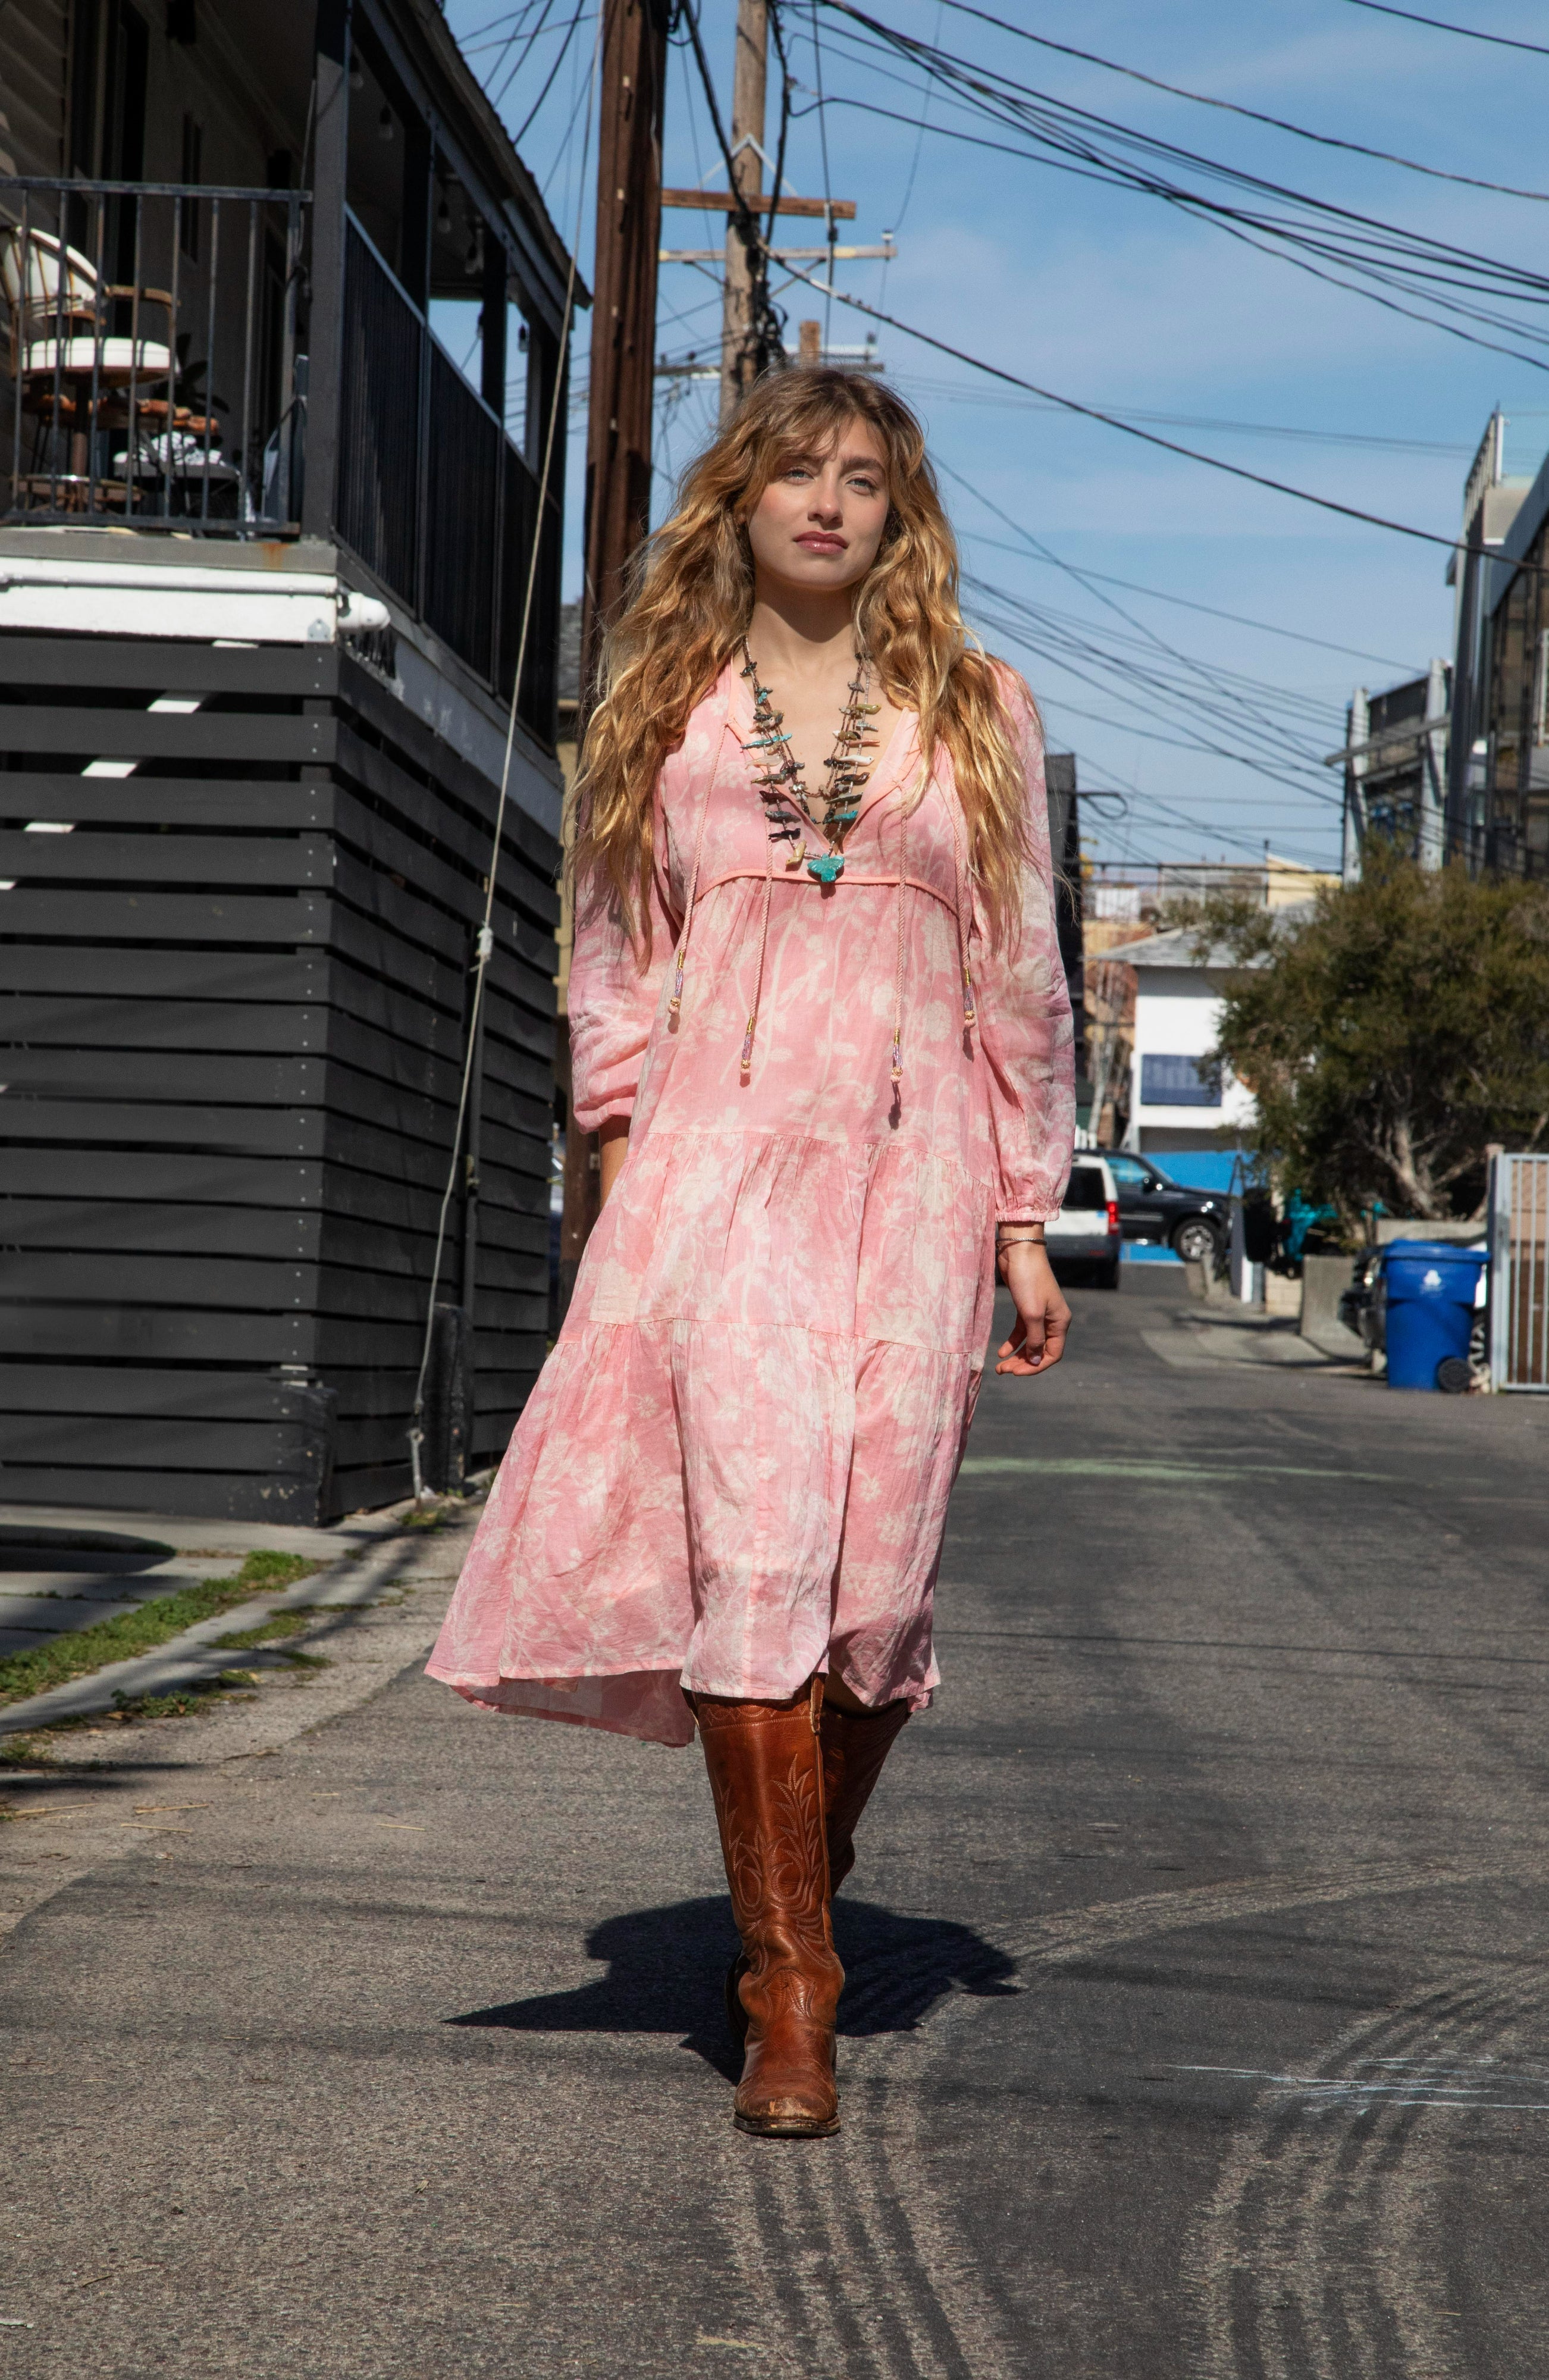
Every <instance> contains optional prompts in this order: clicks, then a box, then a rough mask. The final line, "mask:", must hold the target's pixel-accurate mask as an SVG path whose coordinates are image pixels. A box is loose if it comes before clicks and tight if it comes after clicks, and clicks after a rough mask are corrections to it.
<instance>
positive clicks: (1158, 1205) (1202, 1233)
mask: <svg viewBox="0 0 1549 2380" xmlns="http://www.w3.org/2000/svg"><path fill="white" fill-rule="evenodd" d="M1102 1154H1103V1157H1104V1159H1105V1160H1107V1164H1108V1166H1109V1167H1110V1169H1111V1170H1112V1173H1113V1178H1114V1181H1115V1182H1116V1183H1117V1184H1118V1185H1119V1228H1120V1229H1121V1231H1122V1232H1123V1234H1124V1237H1125V1238H1126V1239H1127V1240H1150V1241H1152V1242H1153V1243H1155V1244H1156V1245H1158V1246H1164V1247H1165V1246H1167V1245H1168V1244H1169V1243H1170V1245H1172V1247H1173V1248H1175V1249H1176V1250H1177V1252H1178V1254H1179V1255H1180V1257H1195V1258H1197V1259H1198V1260H1199V1261H1200V1262H1201V1263H1204V1262H1207V1261H1208V1260H1209V1259H1210V1258H1211V1257H1215V1256H1216V1255H1217V1254H1221V1255H1224V1254H1225V1252H1226V1245H1227V1232H1228V1224H1229V1219H1230V1211H1231V1202H1230V1200H1229V1199H1228V1198H1222V1197H1216V1196H1214V1195H1213V1194H1212V1193H1211V1192H1210V1191H1208V1190H1186V1189H1185V1188H1184V1186H1183V1184H1182V1183H1181V1182H1175V1181H1174V1180H1173V1179H1172V1176H1171V1175H1170V1174H1168V1173H1164V1172H1163V1171H1162V1169H1161V1167H1160V1166H1159V1165H1157V1164H1156V1162H1155V1161H1154V1160H1152V1159H1151V1158H1149V1157H1133V1156H1131V1154H1130V1152H1129V1150H1128V1149H1123V1148H1105V1149H1104V1150H1103V1152H1102Z"/></svg>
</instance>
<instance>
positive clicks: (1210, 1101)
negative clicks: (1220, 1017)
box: [1140, 1055, 1221, 1108]
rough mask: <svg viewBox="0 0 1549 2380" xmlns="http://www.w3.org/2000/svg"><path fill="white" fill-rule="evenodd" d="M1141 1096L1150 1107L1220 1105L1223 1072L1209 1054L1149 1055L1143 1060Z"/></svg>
mask: <svg viewBox="0 0 1549 2380" xmlns="http://www.w3.org/2000/svg"><path fill="white" fill-rule="evenodd" d="M1140 1096H1141V1105H1142V1106H1143V1107H1148V1108H1218V1107H1219V1106H1220V1104H1221V1076H1220V1073H1219V1070H1218V1069H1217V1068H1216V1067H1214V1066H1212V1064H1211V1063H1210V1061H1209V1060H1208V1059H1207V1058H1164V1057H1160V1056H1156V1055H1148V1056H1146V1057H1144V1058H1142V1060H1141V1062H1140Z"/></svg>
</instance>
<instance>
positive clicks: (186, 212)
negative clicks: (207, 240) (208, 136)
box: [177, 115, 204, 264]
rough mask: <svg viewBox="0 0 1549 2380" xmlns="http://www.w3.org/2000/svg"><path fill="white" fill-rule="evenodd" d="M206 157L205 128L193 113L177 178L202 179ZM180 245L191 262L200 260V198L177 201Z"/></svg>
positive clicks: (186, 125)
mask: <svg viewBox="0 0 1549 2380" xmlns="http://www.w3.org/2000/svg"><path fill="white" fill-rule="evenodd" d="M203 158H204V128H203V126H202V125H199V124H196V123H195V121H194V119H193V117H192V116H191V115H186V116H185V117H184V118H183V171H182V173H181V174H180V175H179V176H178V177H177V178H178V180H179V181H180V182H183V183H186V184H187V183H192V182H202V181H203V179H204V175H203V173H202V171H201V170H200V169H201V166H202V163H203ZM177 245H178V247H179V248H180V249H182V251H183V253H184V255H185V256H186V257H187V258H188V261H189V263H190V264H197V263H198V262H199V200H197V199H179V200H178V201H177Z"/></svg>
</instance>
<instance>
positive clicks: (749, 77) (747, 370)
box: [720, 0, 778, 421]
mask: <svg viewBox="0 0 1549 2380" xmlns="http://www.w3.org/2000/svg"><path fill="white" fill-rule="evenodd" d="M768 78H769V8H768V0H737V55H736V64H735V66H734V67H733V69H732V176H733V179H734V181H735V183H736V187H737V188H738V189H739V190H740V191H741V192H742V195H743V197H744V199H745V200H747V201H748V202H749V204H750V205H751V206H752V208H753V211H754V212H755V213H756V212H758V201H759V200H760V198H761V196H762V193H763V187H764V156H763V150H764V96H765V90H766V86H767V85H768ZM777 195H778V193H777ZM761 278H762V275H761V274H759V273H757V271H756V262H755V260H754V258H753V257H752V256H751V255H750V254H749V252H748V249H747V243H746V242H745V240H744V238H743V236H742V233H741V232H740V231H739V230H738V228H737V225H736V223H735V222H734V221H733V222H732V223H730V224H728V225H727V227H726V295H725V299H724V303H723V310H722V313H721V328H720V418H721V419H722V421H725V420H727V419H729V417H730V416H731V415H732V413H733V412H734V411H735V409H736V407H737V402H738V400H739V398H740V397H742V396H743V395H744V393H745V392H746V391H747V390H748V389H750V388H751V387H752V386H753V383H754V382H755V381H756V379H757V377H758V357H757V351H756V342H755V336H754V329H755V325H754V305H755V298H756V287H755V284H756V281H757V280H759V279H761Z"/></svg>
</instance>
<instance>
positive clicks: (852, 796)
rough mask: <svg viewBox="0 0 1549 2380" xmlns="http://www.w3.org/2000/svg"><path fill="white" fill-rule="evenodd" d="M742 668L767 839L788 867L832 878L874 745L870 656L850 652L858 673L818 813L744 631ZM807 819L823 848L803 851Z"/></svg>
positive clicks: (837, 873)
mask: <svg viewBox="0 0 1549 2380" xmlns="http://www.w3.org/2000/svg"><path fill="white" fill-rule="evenodd" d="M742 674H743V675H744V677H745V678H748V679H750V680H751V681H752V686H753V722H754V733H753V735H752V737H751V739H750V740H749V742H747V743H746V744H744V746H743V750H744V752H750V753H752V754H754V755H755V756H756V764H757V766H758V769H759V771H760V773H759V776H758V779H757V785H758V797H759V799H760V801H761V802H762V803H763V805H764V815H765V817H766V818H767V819H768V822H769V841H770V842H771V843H783V844H786V845H788V846H789V847H788V849H787V851H786V855H785V865H786V867H787V868H800V867H801V866H802V865H803V864H804V862H805V867H806V872H807V874H808V875H809V876H810V877H812V878H813V879H814V880H815V881H816V882H817V883H819V884H832V883H833V882H834V881H835V880H836V879H837V878H839V877H841V876H842V875H843V873H844V850H843V844H844V837H845V835H846V833H847V832H848V831H849V830H850V828H851V827H852V826H853V824H854V822H855V820H856V819H857V818H858V817H859V815H860V796H861V791H862V788H863V787H864V785H865V782H866V779H867V778H868V777H869V776H870V774H871V771H872V768H873V766H874V763H875V757H876V756H875V752H874V751H873V750H872V749H871V748H869V747H874V746H875V744H876V741H877V731H876V729H875V728H874V727H873V726H872V725H871V724H870V722H871V721H872V720H874V719H875V718H876V717H877V712H878V710H880V708H881V706H880V704H878V703H875V702H868V701H867V700H866V697H867V695H868V694H869V693H870V692H871V662H870V659H869V658H868V656H866V655H865V654H864V653H857V654H856V655H855V674H854V676H853V678H852V679H851V681H850V687H849V693H848V695H847V697H846V699H845V704H844V709H843V710H841V713H840V720H839V732H838V734H837V735H835V737H834V748H833V750H832V751H831V752H830V753H829V758H828V760H827V762H826V764H825V771H826V775H827V780H828V782H827V784H826V785H825V788H824V791H823V793H822V795H821V797H820V799H821V807H822V816H821V817H820V818H819V817H818V816H817V814H816V812H815V811H814V809H813V806H812V800H811V797H810V795H808V793H807V788H806V780H805V775H804V773H803V770H802V763H801V762H800V761H799V760H798V759H796V756H795V754H794V753H793V751H792V749H791V738H790V735H788V733H787V732H786V727H785V714H784V712H783V711H781V710H776V709H775V707H774V701H773V698H772V697H771V695H770V693H769V689H768V686H760V685H759V683H758V670H757V665H756V662H755V661H754V658H753V655H752V654H751V653H750V652H749V651H748V649H747V640H746V638H745V637H744V640H743V673H742ZM804 826H805V827H810V828H812V829H813V830H814V831H815V832H817V833H818V834H820V835H821V836H822V838H823V842H824V844H825V845H826V846H827V847H826V849H823V850H819V851H813V852H809V851H808V850H807V845H806V836H805V832H804Z"/></svg>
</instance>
